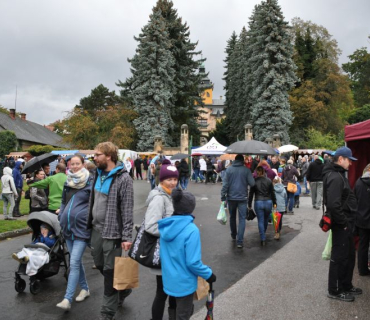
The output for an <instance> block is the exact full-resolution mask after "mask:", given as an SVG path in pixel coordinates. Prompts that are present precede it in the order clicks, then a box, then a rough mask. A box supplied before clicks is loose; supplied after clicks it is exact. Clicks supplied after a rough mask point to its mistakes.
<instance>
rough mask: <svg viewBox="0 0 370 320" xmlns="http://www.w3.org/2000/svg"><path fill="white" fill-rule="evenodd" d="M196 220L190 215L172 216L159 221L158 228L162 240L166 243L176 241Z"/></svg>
mask: <svg viewBox="0 0 370 320" xmlns="http://www.w3.org/2000/svg"><path fill="white" fill-rule="evenodd" d="M193 220H194V217H193V216H190V215H186V216H183V215H181V216H180V215H179V216H171V217H169V218H165V219H162V220H159V221H158V228H159V233H160V235H161V238H162V239H163V240H165V241H168V242H169V241H172V240H173V239H175V238H176V237H177V236H178V235H179V234H180V233H181V232H182V231H183V230H184V229H185V228H186V227H187V226H188V225H189V224H190V223H192V222H193Z"/></svg>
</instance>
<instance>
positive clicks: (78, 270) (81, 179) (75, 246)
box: [57, 155, 92, 310]
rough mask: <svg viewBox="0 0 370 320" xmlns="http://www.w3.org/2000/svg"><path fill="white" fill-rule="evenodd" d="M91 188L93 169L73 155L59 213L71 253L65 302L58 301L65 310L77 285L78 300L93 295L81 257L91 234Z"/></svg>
mask: <svg viewBox="0 0 370 320" xmlns="http://www.w3.org/2000/svg"><path fill="white" fill-rule="evenodd" d="M91 189H92V181H91V178H90V172H89V171H88V170H87V169H86V168H85V167H84V159H83V157H82V156H80V155H75V156H73V157H72V158H71V163H70V170H69V171H68V172H67V181H66V184H65V186H64V189H63V195H62V203H61V207H60V210H59V212H58V219H59V221H60V226H61V229H62V232H63V237H64V239H65V240H66V243H67V247H68V251H69V255H70V263H69V264H70V266H69V269H70V271H69V275H68V284H67V291H66V293H65V295H64V299H63V301H62V302H60V303H58V304H57V307H58V308H61V309H64V310H69V309H71V304H72V299H73V297H74V294H75V292H76V288H77V284H79V285H80V287H81V291H80V293H79V295H78V296H77V297H76V301H77V302H81V301H84V300H85V299H86V298H87V297H89V296H90V291H89V286H88V284H87V281H86V275H85V268H84V265H83V264H82V256H83V254H84V252H85V249H86V246H87V244H88V242H89V241H90V237H91V230H87V217H88V205H89V199H90V194H91Z"/></svg>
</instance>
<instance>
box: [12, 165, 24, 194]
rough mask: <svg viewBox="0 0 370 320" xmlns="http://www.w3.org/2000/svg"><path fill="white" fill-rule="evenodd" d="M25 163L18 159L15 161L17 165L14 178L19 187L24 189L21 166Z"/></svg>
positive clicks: (16, 185)
mask: <svg viewBox="0 0 370 320" xmlns="http://www.w3.org/2000/svg"><path fill="white" fill-rule="evenodd" d="M22 164H23V162H21V161H17V162H16V163H15V167H14V169H13V179H14V184H15V187H16V188H17V189H22V188H23V178H22V175H21V169H20V166H21V165H22Z"/></svg>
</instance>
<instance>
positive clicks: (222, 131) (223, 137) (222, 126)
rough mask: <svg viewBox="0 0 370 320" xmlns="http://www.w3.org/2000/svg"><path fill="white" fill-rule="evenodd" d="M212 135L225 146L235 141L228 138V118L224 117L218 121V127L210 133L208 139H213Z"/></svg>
mask: <svg viewBox="0 0 370 320" xmlns="http://www.w3.org/2000/svg"><path fill="white" fill-rule="evenodd" d="M212 137H215V139H216V140H217V141H218V142H219V143H221V144H222V145H224V146H228V145H230V144H231V143H232V142H231V141H234V140H231V141H230V140H229V139H228V127H227V122H226V118H223V119H221V120H220V121H217V123H216V129H215V130H213V131H211V132H210V133H209V139H208V140H211V139H212Z"/></svg>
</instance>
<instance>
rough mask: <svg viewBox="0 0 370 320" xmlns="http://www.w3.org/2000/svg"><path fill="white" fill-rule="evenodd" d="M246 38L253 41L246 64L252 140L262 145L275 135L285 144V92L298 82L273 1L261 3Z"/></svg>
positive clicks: (284, 24)
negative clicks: (250, 75)
mask: <svg viewBox="0 0 370 320" xmlns="http://www.w3.org/2000/svg"><path fill="white" fill-rule="evenodd" d="M249 25H250V30H249V34H250V37H251V39H252V41H254V42H253V43H252V45H251V56H250V58H249V60H248V63H249V64H250V67H251V72H252V77H253V83H252V98H253V102H252V113H251V115H252V121H253V132H254V137H255V139H257V140H261V141H264V140H265V139H266V138H269V137H272V136H273V135H274V134H276V133H278V134H280V136H281V139H282V142H283V143H288V142H289V134H288V130H289V127H290V125H291V123H292V112H291V111H290V105H289V101H288V91H289V90H290V89H291V88H292V87H293V86H294V83H295V82H296V81H297V80H298V79H297V77H296V75H295V73H294V70H295V68H296V66H295V63H294V61H293V60H292V56H293V46H292V44H291V37H290V34H289V33H288V23H287V22H286V21H285V20H284V16H283V14H282V12H281V8H280V6H279V5H278V1H277V0H267V1H263V2H262V3H261V4H260V5H259V6H256V8H255V10H254V13H253V15H252V17H251V19H250V24H249Z"/></svg>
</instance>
